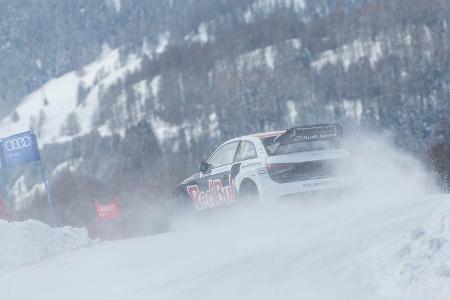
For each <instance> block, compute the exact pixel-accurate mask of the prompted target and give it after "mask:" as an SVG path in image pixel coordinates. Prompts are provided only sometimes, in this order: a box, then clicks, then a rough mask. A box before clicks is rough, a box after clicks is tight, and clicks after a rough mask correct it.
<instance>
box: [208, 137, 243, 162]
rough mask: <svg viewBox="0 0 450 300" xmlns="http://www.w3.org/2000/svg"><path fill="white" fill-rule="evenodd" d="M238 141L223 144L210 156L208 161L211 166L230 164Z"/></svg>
mask: <svg viewBox="0 0 450 300" xmlns="http://www.w3.org/2000/svg"><path fill="white" fill-rule="evenodd" d="M238 145H239V142H232V143H228V144H225V145H223V146H222V147H220V148H219V149H217V151H216V152H215V153H214V154H213V155H212V156H211V157H210V159H209V160H208V163H209V164H210V165H211V166H212V168H218V167H222V166H225V165H229V164H232V163H233V161H234V156H235V155H236V151H237V148H238Z"/></svg>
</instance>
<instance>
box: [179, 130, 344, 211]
mask: <svg viewBox="0 0 450 300" xmlns="http://www.w3.org/2000/svg"><path fill="white" fill-rule="evenodd" d="M342 137H343V130H342V127H341V126H340V125H338V124H319V125H310V126H302V127H295V128H291V129H288V130H286V131H277V132H267V133H260V134H252V135H247V136H243V137H239V138H235V139H232V140H229V141H227V142H225V143H223V144H222V145H220V146H219V147H218V148H217V150H216V151H214V153H213V154H212V155H211V157H210V158H209V159H208V160H207V161H206V162H202V163H200V166H199V171H198V172H197V173H195V174H194V175H192V176H191V177H189V178H187V179H186V180H184V181H183V182H182V183H180V184H179V185H178V186H177V189H176V195H177V197H178V199H181V200H182V201H183V203H184V205H187V206H189V207H194V208H195V209H196V210H205V209H210V208H215V207H220V206H225V205H230V204H232V203H234V202H236V201H243V200H244V199H245V200H246V201H247V200H248V199H250V200H259V201H274V200H280V199H287V198H300V197H302V196H305V195H309V194H315V193H317V192H323V191H338V190H343V189H346V188H349V187H351V184H350V183H351V180H350V179H349V178H348V177H347V176H340V175H338V174H340V172H339V170H340V169H341V166H345V165H346V164H347V163H349V162H348V161H349V160H350V154H349V152H348V151H346V150H344V149H342V148H341V140H342Z"/></svg>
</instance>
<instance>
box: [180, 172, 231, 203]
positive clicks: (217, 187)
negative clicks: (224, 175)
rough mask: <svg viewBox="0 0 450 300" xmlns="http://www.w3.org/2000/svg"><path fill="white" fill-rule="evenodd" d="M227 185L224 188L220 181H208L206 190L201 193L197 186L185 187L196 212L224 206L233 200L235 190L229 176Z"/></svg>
mask: <svg viewBox="0 0 450 300" xmlns="http://www.w3.org/2000/svg"><path fill="white" fill-rule="evenodd" d="M229 183H230V184H229V185H228V186H225V187H224V186H223V185H222V181H221V180H220V179H214V180H208V190H206V191H201V190H200V189H199V187H198V185H190V186H188V187H187V192H188V194H189V197H190V198H191V200H192V201H193V202H194V204H195V207H196V209H197V210H204V209H208V208H213V207H218V206H224V205H228V204H231V203H233V202H234V200H235V194H236V188H235V184H234V180H233V179H231V176H229Z"/></svg>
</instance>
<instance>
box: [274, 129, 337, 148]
mask: <svg viewBox="0 0 450 300" xmlns="http://www.w3.org/2000/svg"><path fill="white" fill-rule="evenodd" d="M343 136H344V130H343V128H342V126H341V125H339V124H317V125H308V126H301V127H294V128H290V129H288V130H287V131H286V132H285V133H283V134H282V135H280V136H278V137H277V138H276V139H275V140H274V141H273V143H278V144H279V145H286V144H291V143H299V142H307V141H319V140H329V139H335V138H342V137H343Z"/></svg>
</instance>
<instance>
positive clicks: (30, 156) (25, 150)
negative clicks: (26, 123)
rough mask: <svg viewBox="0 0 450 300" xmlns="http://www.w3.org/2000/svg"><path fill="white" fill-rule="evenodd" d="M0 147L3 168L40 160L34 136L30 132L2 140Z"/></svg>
mask: <svg viewBox="0 0 450 300" xmlns="http://www.w3.org/2000/svg"><path fill="white" fill-rule="evenodd" d="M0 146H1V147H0V148H1V149H0V150H1V151H0V159H1V162H2V167H4V168H11V167H14V166H17V165H22V164H26V163H30V162H34V161H39V160H40V159H41V158H40V155H39V149H38V144H37V139H36V135H34V134H33V133H32V132H31V131H27V132H24V133H20V134H16V135H12V136H9V137H7V138H2V139H1V142H0Z"/></svg>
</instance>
